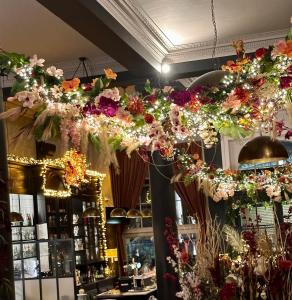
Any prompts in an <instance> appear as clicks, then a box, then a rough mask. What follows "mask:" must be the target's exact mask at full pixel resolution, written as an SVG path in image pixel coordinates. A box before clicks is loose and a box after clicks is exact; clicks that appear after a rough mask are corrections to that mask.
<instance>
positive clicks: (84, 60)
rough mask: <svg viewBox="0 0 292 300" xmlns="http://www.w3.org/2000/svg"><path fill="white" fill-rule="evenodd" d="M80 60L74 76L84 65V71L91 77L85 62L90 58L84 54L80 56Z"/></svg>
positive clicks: (87, 76)
mask: <svg viewBox="0 0 292 300" xmlns="http://www.w3.org/2000/svg"><path fill="white" fill-rule="evenodd" d="M78 60H79V64H78V66H77V68H76V70H75V72H74V74H73V76H72V78H74V77H75V75H76V74H77V72H78V70H79V68H80V67H83V72H84V74H85V75H86V78H89V75H88V71H87V67H86V64H85V62H86V61H88V59H87V58H86V57H83V56H82V57H79V58H78Z"/></svg>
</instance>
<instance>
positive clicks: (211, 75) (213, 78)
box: [188, 70, 229, 90]
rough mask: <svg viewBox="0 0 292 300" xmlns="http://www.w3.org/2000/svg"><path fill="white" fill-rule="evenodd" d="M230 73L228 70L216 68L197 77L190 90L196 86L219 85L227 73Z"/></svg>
mask: <svg viewBox="0 0 292 300" xmlns="http://www.w3.org/2000/svg"><path fill="white" fill-rule="evenodd" d="M227 74H229V73H228V72H225V71H222V70H216V71H211V72H208V73H206V74H204V75H202V76H200V77H198V78H196V79H195V80H194V81H193V82H192V84H191V85H190V86H189V88H188V90H191V89H192V88H194V87H196V86H209V87H217V86H219V84H220V81H221V80H222V79H223V78H224V76H225V75H227Z"/></svg>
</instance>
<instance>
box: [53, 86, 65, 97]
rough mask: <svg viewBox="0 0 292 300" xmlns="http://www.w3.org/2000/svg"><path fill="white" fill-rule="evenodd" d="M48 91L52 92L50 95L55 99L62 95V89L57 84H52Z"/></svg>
mask: <svg viewBox="0 0 292 300" xmlns="http://www.w3.org/2000/svg"><path fill="white" fill-rule="evenodd" d="M50 91H51V93H52V96H53V97H54V98H56V99H58V98H61V97H62V95H63V92H62V90H61V89H60V87H59V86H57V85H54V86H53V87H51V89H50Z"/></svg>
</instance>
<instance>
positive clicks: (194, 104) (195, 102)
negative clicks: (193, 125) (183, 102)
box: [188, 96, 202, 112]
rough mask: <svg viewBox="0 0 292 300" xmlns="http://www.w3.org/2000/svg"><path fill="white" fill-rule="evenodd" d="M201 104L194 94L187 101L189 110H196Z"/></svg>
mask: <svg viewBox="0 0 292 300" xmlns="http://www.w3.org/2000/svg"><path fill="white" fill-rule="evenodd" d="M201 106H202V104H201V102H200V101H199V100H198V99H197V98H196V97H195V96H192V98H191V101H190V102H189V103H188V107H189V109H190V111H191V112H197V111H198V110H199V109H200V107H201Z"/></svg>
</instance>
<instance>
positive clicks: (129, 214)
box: [127, 208, 142, 219]
mask: <svg viewBox="0 0 292 300" xmlns="http://www.w3.org/2000/svg"><path fill="white" fill-rule="evenodd" d="M127 218H129V219H136V218H142V214H141V212H140V211H139V210H138V209H135V208H131V209H130V210H129V211H128V212H127Z"/></svg>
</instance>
